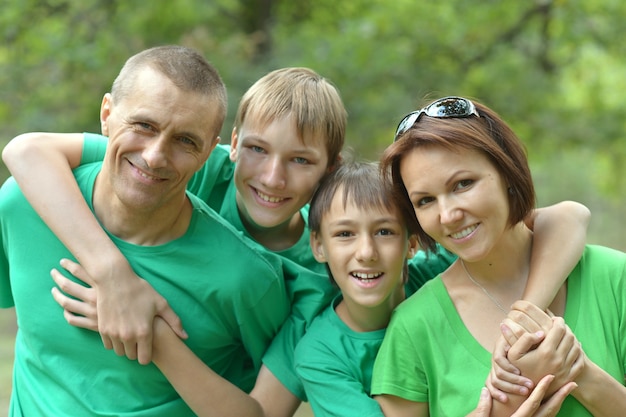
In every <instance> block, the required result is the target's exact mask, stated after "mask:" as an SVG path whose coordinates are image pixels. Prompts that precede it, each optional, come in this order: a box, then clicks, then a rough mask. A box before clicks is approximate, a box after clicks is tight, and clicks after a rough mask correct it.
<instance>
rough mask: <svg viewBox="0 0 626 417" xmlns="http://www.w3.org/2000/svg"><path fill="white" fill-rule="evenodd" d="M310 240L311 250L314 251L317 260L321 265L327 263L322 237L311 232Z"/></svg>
mask: <svg viewBox="0 0 626 417" xmlns="http://www.w3.org/2000/svg"><path fill="white" fill-rule="evenodd" d="M309 240H310V242H311V250H312V251H313V256H314V257H315V260H316V261H317V262H319V263H325V262H327V260H326V255H325V254H324V245H323V244H322V239H320V236H319V235H318V234H317V233H315V232H311V234H310V235H309Z"/></svg>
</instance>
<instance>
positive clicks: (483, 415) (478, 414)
mask: <svg viewBox="0 0 626 417" xmlns="http://www.w3.org/2000/svg"><path fill="white" fill-rule="evenodd" d="M490 413H491V394H490V393H489V390H488V389H487V388H486V387H483V388H482V389H481V390H480V399H479V400H478V405H477V406H476V409H475V410H474V412H473V413H472V414H470V415H471V416H474V417H489V414H490Z"/></svg>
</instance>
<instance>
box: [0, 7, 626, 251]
mask: <svg viewBox="0 0 626 417" xmlns="http://www.w3.org/2000/svg"><path fill="white" fill-rule="evenodd" d="M624 33H626V3H625V2H622V1H621V0H585V1H583V0H532V1H531V0H529V1H523V2H520V1H516V0H484V1H481V2H467V1H462V0H449V1H446V2H414V1H410V0H395V1H393V2H390V1H385V0H350V1H343V2H336V1H335V0H315V1H313V0H301V1H297V2H292V1H287V0H212V1H201V0H177V1H171V0H151V1H150V2H145V1H139V0H124V1H122V0H83V1H81V2H77V1H73V0H5V1H4V2H3V11H2V14H0V36H1V37H2V42H1V44H0V86H1V89H0V122H1V123H0V138H1V140H2V141H1V142H0V145H1V144H3V143H4V141H6V140H9V139H10V138H12V137H13V136H15V135H17V134H19V133H22V132H25V131H34V130H43V131H98V129H99V123H98V110H99V106H100V100H101V96H102V95H103V94H104V93H105V92H107V91H108V89H109V87H110V84H111V82H112V80H113V78H114V77H115V75H116V74H117V71H118V70H119V69H120V67H121V66H122V64H123V63H124V61H125V59H126V58H128V57H129V56H130V55H132V54H134V53H136V52H138V51H139V50H141V49H144V48H147V47H150V46H154V45H158V44H170V43H177V44H184V45H188V46H192V47H195V48H197V49H198V50H200V51H201V52H203V53H204V54H205V55H206V56H207V57H208V58H209V60H210V61H212V62H213V63H214V64H215V65H216V66H217V67H218V68H219V70H220V72H221V74H222V77H223V78H224V81H225V82H226V84H227V86H228V88H229V97H230V103H229V118H228V120H227V122H226V124H225V126H224V130H223V132H222V137H223V138H224V139H228V138H229V137H230V129H231V125H232V119H233V118H234V114H235V109H236V107H237V103H238V100H239V97H240V96H241V94H242V93H243V92H244V91H245V90H246V89H247V88H248V87H249V86H250V85H251V84H252V83H253V82H254V81H255V80H256V79H258V78H259V77H260V76H262V75H263V74H265V73H266V72H268V71H270V70H272V69H275V68H278V67H285V66H308V67H311V68H313V69H315V70H316V71H318V72H319V73H321V74H323V75H324V76H326V77H327V78H328V79H330V80H331V81H332V82H333V83H334V84H335V85H337V87H338V88H339V89H340V91H341V92H342V96H343V98H344V101H345V104H346V107H347V109H348V111H349V128H348V139H347V140H348V143H349V144H350V147H351V148H353V149H354V152H355V153H357V154H358V155H361V156H363V157H366V158H369V159H376V158H377V157H378V156H379V154H380V152H381V151H382V150H383V149H384V147H385V146H386V145H387V144H388V143H389V141H390V139H391V136H392V134H393V131H394V129H395V126H396V123H397V121H398V120H399V119H400V118H401V117H402V116H403V115H404V114H405V113H407V112H408V111H410V110H412V109H414V108H415V107H418V106H420V105H421V104H422V102H423V100H424V99H425V98H426V97H431V98H432V97H436V96H440V95H446V94H458V95H466V96H469V97H473V98H476V99H479V100H480V101H482V102H484V103H486V104H487V105H489V106H490V107H493V108H494V109H496V110H497V111H498V112H499V113H500V114H501V115H502V116H503V117H504V118H505V120H507V121H509V123H510V124H511V125H512V126H513V128H514V129H515V130H516V131H517V132H518V134H519V135H520V137H521V138H522V139H523V140H524V142H525V143H526V145H527V147H528V150H529V155H530V160H531V165H532V166H533V172H534V173H535V177H536V180H537V188H538V195H539V204H540V205H545V204H549V203H552V202H555V201H558V200H562V199H573V200H577V201H580V202H582V203H584V204H586V205H587V206H588V207H589V208H590V209H591V210H592V214H593V220H592V226H591V229H590V241H592V242H597V243H602V244H607V245H610V246H615V247H618V248H621V249H622V250H626V237H625V236H624V233H623V232H624V229H625V228H624V227H623V226H619V225H620V224H621V221H622V218H623V217H624V205H625V204H624V203H625V202H626V198H625V197H624V196H625V195H626V179H625V178H626V140H624V132H625V131H626V101H624V100H623V99H622V96H621V93H622V92H623V91H626V77H624V74H625V73H626V71H625V69H626V61H624V58H623V57H624V56H626V53H625V52H626V50H625V49H626V45H625V44H624V42H622V41H621V39H622V38H621V36H622V35H623V34H624ZM1 168H2V169H3V171H2V172H0V179H3V178H5V177H6V175H7V173H6V169H5V167H4V166H2V167H1Z"/></svg>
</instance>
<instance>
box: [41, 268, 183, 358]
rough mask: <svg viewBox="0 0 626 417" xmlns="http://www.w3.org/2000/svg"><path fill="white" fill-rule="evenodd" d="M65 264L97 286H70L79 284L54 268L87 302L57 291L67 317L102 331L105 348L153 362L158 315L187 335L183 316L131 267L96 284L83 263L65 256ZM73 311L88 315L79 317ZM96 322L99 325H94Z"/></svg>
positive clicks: (56, 276) (61, 283) (57, 277)
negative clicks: (65, 295)
mask: <svg viewBox="0 0 626 417" xmlns="http://www.w3.org/2000/svg"><path fill="white" fill-rule="evenodd" d="M61 266H63V268H65V269H66V270H67V271H68V272H69V273H71V274H72V275H74V276H75V277H76V278H78V279H80V280H82V281H84V282H86V283H87V284H89V285H92V287H93V288H91V291H85V290H84V288H85V287H82V286H80V285H78V284H76V285H77V286H75V285H70V284H69V283H72V284H75V283H73V282H72V281H70V280H68V279H65V278H64V277H62V275H61V274H60V273H59V272H58V271H56V270H54V271H53V278H54V279H55V281H57V280H58V281H57V284H59V286H60V288H61V289H63V290H64V291H65V292H67V293H68V294H70V295H72V296H74V297H76V298H78V299H79V300H83V301H84V302H85V303H83V304H80V302H70V301H76V300H71V299H70V298H68V297H65V298H63V297H62V296H61V295H60V294H58V293H57V294H55V299H56V300H57V302H59V304H61V305H62V306H63V307H64V309H65V310H66V313H65V317H66V320H68V322H69V323H70V324H73V325H77V326H79V327H84V328H88V329H91V330H99V331H100V335H101V337H102V342H103V344H104V347H105V348H107V349H113V350H114V351H115V353H116V354H118V355H120V356H123V355H126V356H127V357H128V358H129V359H131V360H135V359H138V360H139V363H141V364H147V363H150V361H151V359H152V336H153V333H152V330H153V329H152V324H153V319H154V317H155V316H160V317H162V318H163V319H164V320H165V321H166V322H167V323H168V324H169V325H170V327H171V328H172V329H173V330H174V332H175V333H176V334H177V335H178V336H179V337H181V338H183V339H184V338H186V337H187V334H186V332H185V331H184V330H183V328H182V324H181V322H180V318H179V317H178V316H177V315H176V313H174V311H173V310H172V309H171V307H170V306H169V304H168V303H167V301H166V300H165V299H164V298H163V297H161V296H160V295H159V294H158V293H157V292H156V291H155V290H154V289H153V288H152V287H151V286H150V284H148V283H147V282H146V281H145V280H143V279H141V278H140V277H138V276H137V275H136V274H135V273H134V272H133V271H132V269H130V266H128V270H126V271H125V272H124V273H126V274H127V276H123V275H124V273H122V274H121V275H116V276H115V278H113V277H111V278H110V279H104V280H102V279H101V280H99V281H100V283H101V284H100V285H99V286H96V285H95V284H94V280H93V279H92V278H91V277H90V276H89V274H87V272H86V271H85V270H84V268H82V267H81V266H80V265H79V264H77V263H75V262H72V261H70V260H68V259H63V260H61ZM128 275H131V276H128ZM121 276H123V277H121ZM85 304H87V305H85ZM94 310H95V312H94ZM72 313H75V314H80V315H83V316H85V318H79V317H77V316H75V315H73V314H72ZM94 321H95V322H97V325H94Z"/></svg>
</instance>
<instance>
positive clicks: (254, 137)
mask: <svg viewBox="0 0 626 417" xmlns="http://www.w3.org/2000/svg"><path fill="white" fill-rule="evenodd" d="M247 141H256V142H259V143H260V144H261V145H269V144H270V142H269V141H267V140H265V139H263V138H262V137H261V136H259V135H257V134H256V133H253V134H248V135H245V136H243V138H242V139H241V143H246V142H247ZM324 151H326V148H324ZM290 153H296V154H298V155H310V156H315V157H321V155H320V153H321V152H318V150H317V149H316V150H312V149H311V148H309V147H301V148H295V149H291V151H290Z"/></svg>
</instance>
